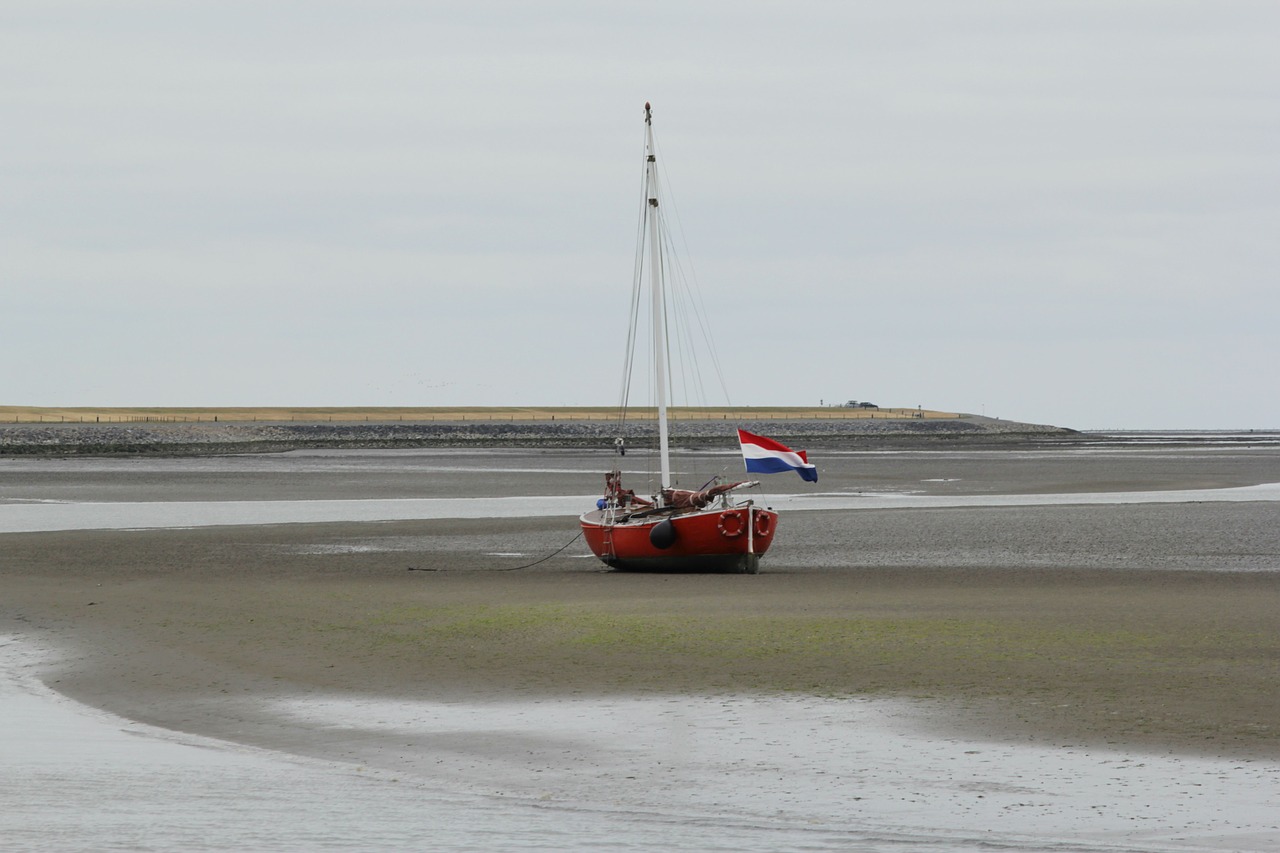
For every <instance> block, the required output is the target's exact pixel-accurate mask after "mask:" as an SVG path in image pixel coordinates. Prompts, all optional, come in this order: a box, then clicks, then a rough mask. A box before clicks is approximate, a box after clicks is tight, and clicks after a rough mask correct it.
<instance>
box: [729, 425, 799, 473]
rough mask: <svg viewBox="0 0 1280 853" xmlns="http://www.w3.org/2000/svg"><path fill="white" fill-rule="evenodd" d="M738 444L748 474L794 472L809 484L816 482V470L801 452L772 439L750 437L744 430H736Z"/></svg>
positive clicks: (759, 436)
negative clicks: (740, 447)
mask: <svg viewBox="0 0 1280 853" xmlns="http://www.w3.org/2000/svg"><path fill="white" fill-rule="evenodd" d="M738 443H739V444H741V445H742V459H743V461H744V462H746V463H747V473H748V474H781V473H782V472H783V471H795V472H796V473H797V474H799V475H800V476H801V477H802V478H804V479H806V480H808V481H809V482H810V483H816V482H818V469H817V467H816V466H814V465H811V464H809V459H808V457H807V456H805V453H804V451H803V450H792V449H791V448H790V447H786V446H784V445H781V444H778V442H776V441H774V440H773V439H772V438H765V437H764V436H762V435H752V434H751V433H749V432H747V431H746V430H745V429H740V430H738Z"/></svg>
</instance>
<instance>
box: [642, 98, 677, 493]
mask: <svg viewBox="0 0 1280 853" xmlns="http://www.w3.org/2000/svg"><path fill="white" fill-rule="evenodd" d="M644 130H645V155H646V156H645V159H646V161H647V162H646V165H645V186H646V187H648V195H649V204H648V208H647V210H646V214H647V218H648V224H649V290H650V293H651V295H652V297H653V309H652V310H653V366H654V370H656V371H657V374H658V375H657V377H656V390H657V394H658V399H657V402H658V447H659V456H660V458H661V460H662V483H661V486H660V489H668V488H670V487H671V448H670V440H669V438H668V435H667V309H666V298H665V294H664V293H663V291H662V251H661V248H660V247H659V246H658V239H659V230H660V229H659V228H658V158H657V156H656V155H655V152H654V146H653V116H652V114H651V112H650V109H649V103H648V102H647V101H646V102H645V105H644Z"/></svg>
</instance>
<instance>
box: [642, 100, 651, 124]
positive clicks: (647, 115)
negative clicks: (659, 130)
mask: <svg viewBox="0 0 1280 853" xmlns="http://www.w3.org/2000/svg"><path fill="white" fill-rule="evenodd" d="M652 121H653V115H652V110H651V109H650V107H649V102H648V101H645V102H644V123H645V124H650V123H652Z"/></svg>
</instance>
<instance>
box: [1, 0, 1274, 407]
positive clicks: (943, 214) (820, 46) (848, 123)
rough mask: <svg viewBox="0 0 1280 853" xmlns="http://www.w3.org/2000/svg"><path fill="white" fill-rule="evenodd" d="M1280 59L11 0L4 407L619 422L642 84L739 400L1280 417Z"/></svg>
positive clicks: (658, 5) (767, 24)
mask: <svg viewBox="0 0 1280 853" xmlns="http://www.w3.org/2000/svg"><path fill="white" fill-rule="evenodd" d="M1278 43H1280V4H1277V3H1276V2H1274V0H1263V2H1252V3H1250V2H1220V1H1219V0H1215V2H1195V3H1190V2H1173V0H1159V2H1128V3H1125V2H1116V0H1106V2H1080V0H1071V2H1059V3H1055V2H1034V3H1027V2H1022V0H1010V2H972V3H957V2H954V1H953V0H936V2H875V3H872V2H836V1H835V0H832V2H805V1H804V0H801V2H778V3H768V4H764V3H750V2H742V0H733V2H690V0H679V2H675V0H670V2H668V0H649V2H643V3H639V2H637V3H617V2H610V3H594V2H561V1H560V0H543V2H536V3H533V2H524V0H518V2H517V1H516V0H513V2H484V0H479V1H478V2H476V1H475V0H472V2H458V3H423V2H359V3H357V2H317V0H299V2H260V1H259V0H255V2H247V1H246V2H234V0H231V1H229V0H217V2H195V0H189V2H181V3H174V2H167V0H166V2H128V1H127V0H119V2H111V3H103V2H96V0H95V2H87V0H86V2H75V0H67V2H56V0H33V2H22V0H6V2H5V3H4V4H3V5H0V128H2V129H0V170H2V174H3V182H2V185H0V187H2V188H0V295H2V296H3V299H2V300H0V341H2V342H3V353H4V357H5V359H6V361H7V364H8V368H7V369H6V370H4V371H3V373H2V374H0V404H30V405H157V406H164V405H268V404H281V405H396V406H399V405H403V406H418V405H422V406H443V405H590V404H612V403H614V402H616V401H617V399H618V385H619V376H620V372H621V365H622V357H623V353H622V341H623V340H624V339H625V336H626V311H627V303H628V300H629V295H630V281H631V273H632V262H633V255H634V232H635V218H636V211H637V209H638V195H639V183H638V181H639V175H640V159H641V154H642V145H643V105H644V102H645V101H646V100H648V101H652V102H653V105H654V122H655V129H656V131H657V135H658V141H659V148H660V153H661V154H662V164H663V166H664V168H665V171H666V176H667V179H668V181H669V182H670V185H671V187H672V188H673V189H674V192H675V195H676V201H677V202H678V209H679V214H680V219H681V223H682V225H683V233H684V237H685V239H686V240H687V242H688V246H689V254H688V259H689V260H690V261H691V263H692V265H693V268H694V269H695V270H696V275H697V281H698V283H699V285H700V288H701V293H702V297H703V299H704V301H705V302H706V304H707V306H708V308H709V309H710V313H711V315H712V316H711V320H712V322H713V324H714V328H715V335H716V339H717V341H718V342H719V353H720V358H721V361H722V363H723V367H724V373H725V382H726V384H727V387H728V390H729V394H730V402H732V403H734V404H737V405H809V404H817V403H818V402H819V401H820V400H822V401H826V402H828V403H829V402H831V401H843V400H848V399H858V400H870V401H873V402H876V403H879V404H881V405H884V406H891V405H892V406H916V405H923V406H925V407H926V408H937V409H946V410H958V411H967V412H975V413H985V414H987V415H994V416H999V417H1004V418H1010V419H1016V420H1026V421H1034V422H1040V423H1053V424H1058V425H1063V426H1072V427H1078V428H1112V427H1115V428H1214V427H1223V428H1228V427H1256V428H1268V427H1280V380H1277V378H1276V376H1277V373H1278V372H1280V287H1277V284H1278V282H1277V272H1278V271H1280V154H1278V153H1277V152H1280V50H1277V49H1276V45H1277V44H1278ZM706 402H708V403H713V404H714V403H720V402H723V401H722V400H720V399H709V400H707V401H706Z"/></svg>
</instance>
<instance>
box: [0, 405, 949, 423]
mask: <svg viewBox="0 0 1280 853" xmlns="http://www.w3.org/2000/svg"><path fill="white" fill-rule="evenodd" d="M650 411H651V410H646V409H644V408H643V407H639V408H634V409H632V410H631V413H632V416H633V417H640V418H642V417H645V416H646V413H648V412H650ZM670 414H671V416H672V417H674V418H676V419H681V418H683V419H687V420H721V419H740V420H787V419H809V420H812V419H840V420H864V419H865V420H875V419H898V418H902V419H917V420H920V419H925V420H937V419H945V420H953V419H957V418H960V417H961V415H960V414H958V413H956V412H940V411H931V410H924V409H914V408H913V409H904V408H885V409H846V408H837V407H812V406H736V407H690V406H676V407H673V408H672V409H671V410H670ZM649 416H650V417H652V414H650V415H649ZM617 417H618V410H617V408H616V407H609V406H533V407H528V406H471V407H467V406H431V407H388V406H382V407H343V406H337V407H332V406H331V407H288V406H262V407H236V406H231V407H194V408H193V407H187V408H183V407H106V408H95V407H76V406H70V407H57V406H0V424H3V423H11V424H38V423H43V424H57V423H68V424H91V423H100V424H128V423H133V424H137V423H157V424H159V423H233V424H234V423H433V422H445V423H451V422H458V423H463V422H473V421H475V422H482V423H512V422H515V423H522V422H531V423H537V422H545V421H553V420H554V421H615V420H617Z"/></svg>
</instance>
